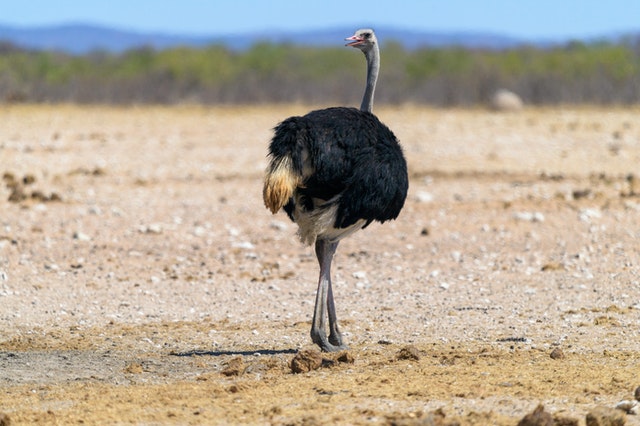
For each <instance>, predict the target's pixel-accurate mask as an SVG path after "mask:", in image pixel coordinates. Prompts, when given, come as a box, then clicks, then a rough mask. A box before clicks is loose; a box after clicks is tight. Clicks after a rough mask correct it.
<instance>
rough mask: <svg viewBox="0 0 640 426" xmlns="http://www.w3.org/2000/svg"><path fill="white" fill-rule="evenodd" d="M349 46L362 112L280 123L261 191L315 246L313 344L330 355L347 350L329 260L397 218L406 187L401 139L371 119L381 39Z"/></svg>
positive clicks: (370, 35)
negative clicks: (345, 243) (347, 243)
mask: <svg viewBox="0 0 640 426" xmlns="http://www.w3.org/2000/svg"><path fill="white" fill-rule="evenodd" d="M345 40H347V41H349V43H347V44H346V46H352V47H355V48H358V49H360V50H361V51H362V52H363V53H364V55H365V57H366V60H367V85H366V89H365V92H364V97H363V99H362V105H361V107H360V110H358V109H356V108H347V107H331V108H326V109H321V110H316V111H312V112H310V113H308V114H307V115H305V116H303V117H298V116H296V117H290V118H287V119H286V120H284V121H283V122H281V123H280V124H278V125H277V126H276V127H275V129H274V130H275V135H274V137H273V139H272V140H271V143H270V145H269V157H270V163H269V166H268V167H267V171H266V176H265V181H264V189H263V198H264V203H265V206H266V207H267V208H268V209H269V210H271V212H272V213H274V214H275V213H276V212H278V211H279V210H280V209H284V210H285V212H286V213H287V215H288V216H289V218H290V219H291V220H292V221H294V222H296V223H297V224H298V227H299V229H298V236H299V237H300V240H301V241H302V242H303V243H305V244H307V245H311V244H314V243H315V252H316V256H317V258H318V263H319V266H320V277H319V280H318V289H317V293H316V301H315V308H314V311H313V322H312V326H311V339H312V340H313V342H314V343H315V344H316V345H318V346H319V347H320V348H321V349H322V350H323V351H326V352H333V351H339V350H343V349H347V346H346V345H345V343H344V340H343V338H342V334H341V333H340V330H339V328H338V319H337V315H336V308H335V304H334V300H333V290H332V289H331V262H332V260H333V255H334V254H335V252H336V249H337V247H338V243H339V242H340V240H341V239H343V238H345V237H347V236H349V235H351V234H352V233H354V232H356V231H358V230H360V229H362V228H365V227H366V226H367V225H369V224H370V223H371V222H372V221H374V220H376V221H379V222H381V223H382V222H385V221H387V220H391V219H395V218H396V217H397V216H398V214H399V213H400V210H401V209H402V206H403V205H404V201H405V198H406V196H407V188H408V186H409V180H408V176H407V164H406V161H405V159H404V156H403V153H402V148H401V147H400V144H399V143H398V140H397V139H396V137H395V136H394V134H393V132H391V130H389V128H388V127H387V126H385V125H384V124H382V123H381V122H380V121H379V120H378V118H377V117H376V116H375V115H373V114H372V109H373V95H374V91H375V87H376V80H377V78H378V70H379V68H380V57H379V50H378V42H377V39H376V36H375V34H374V32H373V30H371V29H360V30H358V31H356V33H355V34H354V35H353V36H351V37H349V38H347V39H345ZM327 316H328V320H329V324H328V325H329V337H328V338H327V333H326V318H327Z"/></svg>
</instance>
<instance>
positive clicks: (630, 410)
mask: <svg viewBox="0 0 640 426" xmlns="http://www.w3.org/2000/svg"><path fill="white" fill-rule="evenodd" d="M616 408H617V409H618V410H622V411H624V412H625V413H627V414H638V411H640V407H638V401H620V402H618V403H617V404H616Z"/></svg>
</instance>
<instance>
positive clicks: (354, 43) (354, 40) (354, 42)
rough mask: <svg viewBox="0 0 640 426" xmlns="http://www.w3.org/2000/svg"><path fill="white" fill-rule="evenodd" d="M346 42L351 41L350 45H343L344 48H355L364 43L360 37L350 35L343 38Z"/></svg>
mask: <svg viewBox="0 0 640 426" xmlns="http://www.w3.org/2000/svg"><path fill="white" fill-rule="evenodd" d="M345 40H346V41H349V40H351V42H350V43H347V44H345V46H353V47H355V46H357V45H359V44H361V43H362V42H364V39H363V38H362V37H358V36H356V35H352V36H351V37H347V38H345Z"/></svg>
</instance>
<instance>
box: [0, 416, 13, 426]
mask: <svg viewBox="0 0 640 426" xmlns="http://www.w3.org/2000/svg"><path fill="white" fill-rule="evenodd" d="M0 426H11V419H10V418H9V415H8V414H5V413H0Z"/></svg>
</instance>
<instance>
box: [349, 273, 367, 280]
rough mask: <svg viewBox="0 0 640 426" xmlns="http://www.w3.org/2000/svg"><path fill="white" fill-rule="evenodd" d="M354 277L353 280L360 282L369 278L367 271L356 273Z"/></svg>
mask: <svg viewBox="0 0 640 426" xmlns="http://www.w3.org/2000/svg"><path fill="white" fill-rule="evenodd" d="M352 275H353V278H355V279H358V280H363V279H365V278H367V273H366V272H365V271H356V272H354V273H353V274H352Z"/></svg>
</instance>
